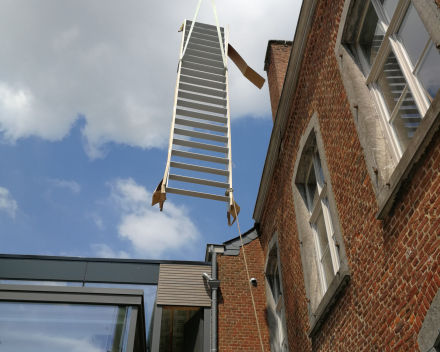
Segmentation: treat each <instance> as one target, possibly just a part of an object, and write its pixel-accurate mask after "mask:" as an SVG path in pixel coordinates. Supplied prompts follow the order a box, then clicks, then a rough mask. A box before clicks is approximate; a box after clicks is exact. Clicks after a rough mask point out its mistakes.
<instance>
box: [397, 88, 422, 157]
mask: <svg viewBox="0 0 440 352" xmlns="http://www.w3.org/2000/svg"><path fill="white" fill-rule="evenodd" d="M420 121H422V119H421V117H420V113H419V110H418V109H417V106H416V103H415V102H414V99H413V96H412V94H411V92H410V91H409V89H408V91H407V92H406V94H405V97H404V98H403V100H402V103H401V105H400V106H399V109H398V111H397V114H396V116H395V117H394V119H393V121H392V126H393V127H394V130H395V131H396V134H397V136H398V137H399V142H400V146H401V147H402V151H404V150H405V149H406V147H407V146H408V143H409V141H410V140H411V138H412V136H413V135H414V132H415V131H416V130H417V127H419V124H420Z"/></svg>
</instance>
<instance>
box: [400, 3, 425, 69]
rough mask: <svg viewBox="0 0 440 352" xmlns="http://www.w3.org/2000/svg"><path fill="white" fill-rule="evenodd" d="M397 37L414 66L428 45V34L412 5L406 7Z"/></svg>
mask: <svg viewBox="0 0 440 352" xmlns="http://www.w3.org/2000/svg"><path fill="white" fill-rule="evenodd" d="M399 35H400V37H401V38H402V42H403V45H404V46H405V48H406V51H407V52H408V55H409V57H410V58H411V61H412V64H413V65H414V66H415V64H416V63H417V61H418V60H419V58H420V55H422V52H423V49H424V48H425V46H426V44H427V43H428V40H429V34H428V32H427V31H426V28H425V26H424V25H423V23H422V20H421V19H420V17H419V14H418V13H417V11H416V9H415V8H414V5H413V4H410V5H409V7H408V10H407V12H406V15H405V18H404V19H403V22H402V24H401V26H400V29H399Z"/></svg>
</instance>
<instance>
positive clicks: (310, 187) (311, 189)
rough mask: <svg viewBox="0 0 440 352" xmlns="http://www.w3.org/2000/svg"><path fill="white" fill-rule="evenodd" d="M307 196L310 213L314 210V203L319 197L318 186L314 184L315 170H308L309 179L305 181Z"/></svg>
mask: <svg viewBox="0 0 440 352" xmlns="http://www.w3.org/2000/svg"><path fill="white" fill-rule="evenodd" d="M307 194H308V196H307V197H308V198H309V199H308V201H309V207H310V209H309V211H310V212H312V211H313V209H314V208H315V205H316V202H317V200H318V197H319V192H318V186H317V183H316V176H315V169H314V168H313V165H312V167H311V168H310V173H309V178H308V179H307Z"/></svg>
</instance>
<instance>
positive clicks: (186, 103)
mask: <svg viewBox="0 0 440 352" xmlns="http://www.w3.org/2000/svg"><path fill="white" fill-rule="evenodd" d="M177 106H180V107H184V108H190V109H196V110H201V111H209V112H213V113H216V114H223V115H226V112H227V109H226V108H220V107H217V106H211V105H205V104H199V103H194V102H192V101H186V100H181V99H177Z"/></svg>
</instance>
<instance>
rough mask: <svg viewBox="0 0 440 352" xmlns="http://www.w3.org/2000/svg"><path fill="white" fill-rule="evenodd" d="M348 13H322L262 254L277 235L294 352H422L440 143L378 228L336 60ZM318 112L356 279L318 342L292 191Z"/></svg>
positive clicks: (323, 5) (334, 2)
mask: <svg viewBox="0 0 440 352" xmlns="http://www.w3.org/2000/svg"><path fill="white" fill-rule="evenodd" d="M343 4H344V1H342V0H320V2H319V3H318V7H317V10H316V13H315V17H314V22H313V26H312V30H311V32H310V35H309V38H308V42H307V46H306V51H305V54H304V55H305V56H304V61H303V63H302V67H301V72H300V76H299V83H298V87H297V91H296V93H295V97H294V102H293V106H292V109H291V114H290V117H289V121H288V128H287V130H286V134H285V136H284V138H283V142H282V146H281V150H280V156H279V158H278V162H277V165H276V168H275V171H274V176H273V180H272V183H271V186H270V189H269V197H268V200H267V203H266V206H265V210H264V214H263V218H262V221H261V231H262V234H261V238H260V240H261V245H262V249H263V253H264V257H266V255H267V251H268V242H269V241H270V239H271V237H272V235H273V234H274V233H275V232H277V233H278V243H279V251H280V260H281V270H282V277H283V287H284V302H285V310H286V321H287V330H288V331H287V334H288V340H289V351H290V352H293V351H298V352H303V351H418V350H419V348H418V345H417V334H418V332H419V330H420V327H421V324H422V322H423V319H424V317H425V315H426V312H427V310H428V308H429V305H430V303H431V301H432V299H433V298H434V295H435V294H436V293H437V290H438V288H439V286H440V276H439V264H440V196H439V195H440V173H439V169H440V138H437V139H436V141H435V142H434V144H433V145H431V146H430V148H429V151H428V152H427V154H426V156H425V157H424V158H423V160H421V161H420V163H419V165H417V167H416V168H415V170H417V171H416V172H415V173H414V174H413V175H412V179H411V181H410V182H409V183H408V185H407V189H406V190H405V191H403V192H401V194H400V196H399V199H398V201H397V202H396V205H395V208H394V212H393V213H392V214H390V215H389V217H388V218H387V219H386V220H385V221H383V222H382V221H378V220H376V218H375V214H376V212H377V211H378V204H377V202H376V199H375V194H374V191H373V186H372V183H371V179H370V177H369V174H368V172H367V166H366V163H365V160H364V152H363V149H362V147H361V145H360V142H359V138H358V136H357V132H356V127H355V122H354V119H353V116H352V114H351V111H350V106H349V103H348V100H347V97H346V94H345V91H344V87H343V84H342V80H341V77H340V73H339V69H338V65H337V61H336V57H335V55H334V47H335V42H336V37H337V31H338V26H339V21H340V16H341V13H342V8H343ZM270 72H271V71H270V69H269V72H268V79H269V82H270V80H271V77H270V74H271V73H270ZM272 79H273V78H272ZM271 101H272V93H271ZM272 107H273V105H272ZM315 111H316V112H317V115H318V118H319V123H320V129H321V134H322V138H323V143H324V149H325V156H326V160H327V163H328V168H329V172H330V178H331V183H332V187H333V190H334V196H335V200H336V205H337V210H338V215H339V219H340V223H341V230H342V236H343V238H344V243H345V248H346V252H347V258H348V265H349V268H350V270H351V274H352V276H351V280H350V283H349V285H348V286H347V287H346V289H345V291H344V292H343V294H342V295H341V296H340V298H339V300H338V301H337V303H336V305H335V306H334V308H333V309H332V311H331V313H330V315H329V317H328V318H327V319H326V321H325V323H324V324H323V325H322V327H321V328H320V329H319V331H318V333H317V335H316V337H315V338H314V339H313V340H311V339H309V338H308V336H307V332H308V331H309V329H310V326H309V323H308V322H309V320H308V312H307V302H306V294H305V287H304V278H303V272H302V264H301V255H300V244H299V241H298V233H297V224H296V218H295V209H294V204H293V199H292V188H291V187H292V186H291V181H292V176H293V167H294V164H295V161H296V157H297V153H298V150H299V141H300V138H301V136H302V135H303V133H304V131H305V129H306V127H307V125H308V123H309V121H310V118H311V116H312V115H313V113H314V112H315Z"/></svg>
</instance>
